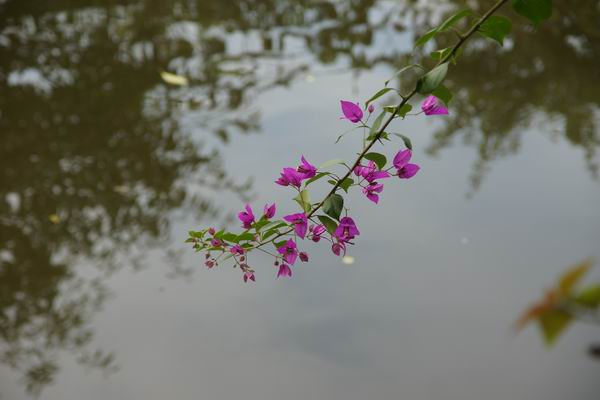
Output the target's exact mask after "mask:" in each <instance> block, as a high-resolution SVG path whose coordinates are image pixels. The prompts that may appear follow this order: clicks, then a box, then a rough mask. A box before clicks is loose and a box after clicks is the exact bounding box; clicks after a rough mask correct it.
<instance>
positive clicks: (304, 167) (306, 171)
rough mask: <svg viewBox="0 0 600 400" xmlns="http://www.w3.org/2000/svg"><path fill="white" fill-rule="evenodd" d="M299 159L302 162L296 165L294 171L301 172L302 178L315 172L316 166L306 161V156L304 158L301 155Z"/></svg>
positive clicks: (308, 177)
mask: <svg viewBox="0 0 600 400" xmlns="http://www.w3.org/2000/svg"><path fill="white" fill-rule="evenodd" d="M301 161H302V164H300V165H299V166H298V168H297V169H296V171H298V172H299V173H300V174H302V178H303V179H310V178H312V177H313V176H315V175H316V174H317V168H316V167H315V166H314V165H312V164H311V163H309V162H308V161H306V158H304V156H302V159H301Z"/></svg>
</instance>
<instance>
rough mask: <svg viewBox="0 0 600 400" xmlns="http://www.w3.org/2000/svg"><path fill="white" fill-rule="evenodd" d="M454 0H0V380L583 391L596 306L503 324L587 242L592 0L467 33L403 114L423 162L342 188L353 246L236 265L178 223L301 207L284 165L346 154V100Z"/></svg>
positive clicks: (334, 393)
mask: <svg viewBox="0 0 600 400" xmlns="http://www.w3.org/2000/svg"><path fill="white" fill-rule="evenodd" d="M461 3H462V2H460V1H455V2H452V1H449V2H448V3H447V6H445V8H444V9H443V10H440V9H439V8H438V7H437V6H436V5H439V3H437V2H430V3H423V2H419V3H414V2H410V1H409V2H404V1H397V2H384V1H380V2H374V1H352V2H325V1H295V2H291V1H275V0H272V1H240V2H226V1H208V0H206V1H200V0H172V1H151V0H131V1H69V0H64V1H54V2H39V1H32V0H0V85H1V87H0V135H1V136H0V137H1V139H2V144H1V145H0V166H1V167H0V398H1V399H9V400H13V399H15V400H18V399H29V398H31V397H34V396H36V395H37V396H40V398H43V399H107V398H115V399H165V398H174V399H198V398H207V399H232V398H237V397H240V396H243V397H244V398H246V399H344V400H348V399H366V398H374V399H380V398H381V399H388V398H402V399H411V400H420V399H423V400H425V399H427V400H431V399H444V400H452V399H457V400H458V399H479V398H485V399H491V400H494V399H498V400H500V399H544V400H551V399H556V400H559V399H560V400H563V399H567V398H568V399H583V400H585V399H597V398H598V397H597V394H598V389H599V386H598V379H599V378H600V364H598V361H594V360H593V359H591V358H590V357H588V356H587V354H586V348H587V346H588V345H589V344H590V343H593V342H594V341H596V342H597V341H598V339H599V338H600V330H599V328H598V327H595V326H586V325H575V326H574V327H573V328H572V329H570V330H569V331H568V332H567V333H566V335H565V336H564V337H562V338H561V339H560V341H559V342H558V345H557V346H556V347H555V348H553V349H551V350H549V349H547V348H545V347H544V345H543V343H542V341H541V339H540V337H539V336H538V333H537V331H536V330H535V329H533V328H529V329H527V330H526V331H524V332H523V333H521V334H519V335H515V334H514V332H512V331H511V324H512V323H513V322H514V320H515V318H516V317H517V316H518V315H519V313H520V312H521V311H522V310H523V309H524V307H525V306H526V305H528V304H529V303H530V302H531V301H533V300H535V299H536V298H537V297H538V296H539V295H540V294H541V292H542V290H543V288H544V287H545V286H548V285H550V284H551V283H552V281H553V280H554V279H555V277H556V276H557V275H558V274H559V273H560V272H561V271H563V270H564V269H565V268H566V267H567V266H568V265H570V264H572V263H574V262H577V261H579V260H581V259H582V258H585V257H590V256H591V257H596V259H600V208H599V207H598V204H599V203H600V185H599V183H598V179H597V175H598V171H597V163H598V162H599V157H598V156H597V154H596V153H597V151H598V149H599V148H600V134H599V128H600V127H599V124H600V111H599V107H600V85H599V84H598V82H600V32H599V31H598V26H597V21H598V18H599V17H600V8H599V7H598V2H597V1H591V2H590V1H588V0H586V1H584V0H581V1H576V0H571V1H568V2H561V3H560V4H557V5H556V6H557V10H556V13H555V16H554V18H553V19H552V20H551V21H549V22H548V23H547V24H546V25H544V26H543V27H541V28H540V29H539V31H535V30H533V29H532V28H530V27H528V26H527V25H525V24H522V23H521V22H522V21H518V20H516V21H515V25H514V26H513V31H514V32H513V35H512V38H513V39H514V40H513V39H511V40H509V41H508V42H507V43H506V45H505V47H504V48H503V49H501V48H500V47H499V46H497V45H494V44H491V43H488V42H483V41H479V40H476V41H474V42H473V43H472V45H471V46H470V47H468V48H467V50H466V51H465V52H464V53H463V55H462V56H461V59H460V63H459V66H458V67H456V68H453V69H452V71H451V73H450V76H449V82H448V85H449V86H451V87H453V88H454V89H455V91H456V97H455V99H454V100H453V103H452V107H451V115H450V116H448V117H439V118H431V119H425V118H422V117H421V118H412V119H411V118H409V119H407V120H405V121H404V122H402V123H401V124H398V125H397V126H396V130H397V131H398V132H401V133H404V134H406V135H409V136H410V137H411V138H412V140H413V144H414V146H415V154H414V159H415V160H416V161H417V162H418V163H420V164H421V167H422V169H421V172H420V173H419V175H418V176H417V177H416V178H415V179H413V180H410V181H408V182H401V183H398V182H394V183H393V184H390V185H387V187H386V189H385V191H384V193H383V197H382V201H381V202H380V205H379V206H375V205H374V204H372V203H370V202H367V201H366V200H365V199H364V198H363V196H362V195H361V194H358V195H356V196H351V197H350V198H349V199H348V201H349V204H350V205H351V209H352V213H353V216H354V217H355V219H356V221H357V223H358V225H359V228H360V230H361V237H360V240H359V241H358V245H357V246H356V247H355V248H352V249H351V252H350V254H352V256H354V257H355V260H356V261H355V263H354V264H352V265H344V264H342V263H341V261H340V260H339V259H338V258H335V257H334V256H333V255H332V254H331V253H330V251H329V250H328V249H327V248H326V246H322V247H318V246H317V248H315V249H313V251H312V252H311V263H310V264H305V265H302V266H298V267H297V268H296V269H295V275H294V277H293V279H290V280H281V279H280V280H277V279H276V278H275V273H276V271H274V270H273V267H272V265H271V264H270V262H268V260H267V259H265V260H264V261H265V262H264V265H258V264H260V262H258V261H256V262H255V264H254V265H256V269H257V282H256V284H251V285H250V284H244V283H243V282H242V280H241V278H240V274H239V272H238V271H237V270H235V271H234V270H231V269H229V268H226V267H224V266H221V267H219V268H218V269H217V270H211V271H207V270H206V268H205V267H204V266H203V265H202V259H201V258H200V257H199V256H197V255H195V254H193V253H192V252H191V251H190V249H189V248H188V247H185V246H184V244H183V241H184V240H185V238H186V235H187V231H188V230H189V229H192V228H200V227H203V226H208V225H227V224H229V225H231V226H232V225H236V224H237V222H235V221H232V216H233V215H234V212H235V211H237V210H238V209H240V208H241V207H242V205H243V204H244V202H245V201H246V200H251V201H252V203H253V204H255V207H262V205H263V204H264V203H266V202H267V201H269V202H271V201H276V202H277V203H278V204H281V207H280V213H287V212H288V211H292V209H293V208H292V207H293V203H292V202H291V201H290V200H289V197H291V196H290V193H289V192H287V191H286V190H284V189H283V188H281V187H278V186H276V185H274V183H273V180H274V179H275V178H276V177H277V173H278V170H279V169H280V168H281V167H282V166H287V165H295V164H296V163H297V161H298V158H299V156H300V154H304V155H306V157H307V158H308V159H309V160H311V161H314V162H315V163H316V164H319V163H321V162H324V161H326V160H328V159H332V158H345V159H351V158H352V157H353V155H354V153H355V151H356V148H357V147H358V146H359V140H360V139H359V138H358V137H351V136H348V137H347V138H346V139H344V140H343V141H342V142H341V143H340V144H339V145H334V141H335V138H336V137H337V136H338V135H339V134H340V133H341V132H343V131H344V130H346V129H347V128H348V123H347V122H345V121H340V120H339V119H338V116H339V114H340V111H339V103H338V101H339V99H356V100H361V101H364V100H365V99H366V98H367V97H369V96H370V94H372V93H373V92H374V91H376V90H377V89H379V88H381V87H382V85H383V82H384V81H385V80H386V79H388V78H389V77H390V76H391V75H392V74H393V72H394V71H395V70H396V69H398V68H399V67H401V66H403V65H405V64H406V63H407V62H408V61H407V60H409V59H411V58H410V57H413V55H414V54H413V55H411V53H412V46H411V43H412V41H413V39H414V37H415V36H416V35H419V34H420V33H422V31H423V30H424V29H425V27H427V26H431V24H432V23H434V22H435V21H438V20H439V18H440V13H443V12H446V11H450V10H453V9H456V8H458V7H460V6H461ZM481 3H482V5H481V7H482V8H485V7H486V5H487V2H481ZM446 9H447V10H446ZM511 17H514V15H513V16H511ZM515 18H516V17H515ZM450 39H451V38H440V42H439V46H440V47H443V46H444V42H445V41H446V40H450ZM417 56H423V55H419V54H417ZM425 56H426V55H425ZM163 70H169V71H172V72H176V73H179V74H182V75H185V76H187V77H188V78H189V79H190V85H188V86H185V87H173V86H168V85H167V84H165V83H164V82H163V81H161V79H160V71H163ZM409 83H410V82H395V85H399V86H400V87H403V86H404V85H407V84H409ZM379 106H381V103H380V104H379ZM396 146H399V143H396V144H391V145H388V147H387V149H386V150H385V152H387V153H388V154H392V153H394V151H395V150H396ZM323 190H324V189H323ZM597 269H598V270H600V268H597ZM598 270H597V271H594V272H593V273H592V278H595V279H598V277H600V274H599V271H598Z"/></svg>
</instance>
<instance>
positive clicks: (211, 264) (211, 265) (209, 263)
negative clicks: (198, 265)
mask: <svg viewBox="0 0 600 400" xmlns="http://www.w3.org/2000/svg"><path fill="white" fill-rule="evenodd" d="M204 265H206V266H207V267H208V269H211V268H212V267H214V266H215V262H214V261H212V260H206V262H205V263H204Z"/></svg>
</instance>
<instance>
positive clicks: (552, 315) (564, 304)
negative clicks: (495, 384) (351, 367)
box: [516, 260, 600, 345]
mask: <svg viewBox="0 0 600 400" xmlns="http://www.w3.org/2000/svg"><path fill="white" fill-rule="evenodd" d="M592 265H593V263H592V260H585V261H583V262H581V263H579V264H576V265H573V266H572V267H570V268H569V269H568V270H567V271H566V272H565V273H564V274H563V275H562V276H561V277H560V278H559V279H558V282H557V283H556V284H555V285H554V287H552V288H550V289H548V290H547V291H546V294H545V295H544V297H543V298H542V299H541V300H539V301H538V302H537V303H535V304H533V305H532V306H531V307H529V308H528V309H527V310H526V311H525V312H524V313H523V315H522V316H521V317H520V318H519V319H518V321H517V322H516V328H517V329H519V330H520V329H522V328H524V327H525V326H526V325H527V324H529V323H532V322H536V323H537V324H538V326H539V328H540V330H541V333H542V337H543V338H544V341H545V342H546V344H548V345H552V344H554V343H555V342H556V340H557V339H558V338H559V337H560V335H561V334H562V333H564V331H565V330H566V329H567V327H568V326H569V325H570V324H571V323H572V322H573V321H576V320H577V319H592V320H597V321H598V322H600V283H596V284H591V285H588V286H583V287H580V282H581V280H582V279H583V277H584V276H585V274H586V273H587V272H588V271H589V270H590V268H591V267H592Z"/></svg>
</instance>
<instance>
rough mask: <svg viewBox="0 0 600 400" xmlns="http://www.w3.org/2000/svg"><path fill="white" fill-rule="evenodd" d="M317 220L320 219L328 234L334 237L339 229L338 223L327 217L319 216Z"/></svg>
mask: <svg viewBox="0 0 600 400" xmlns="http://www.w3.org/2000/svg"><path fill="white" fill-rule="evenodd" d="M317 218H319V221H321V223H322V224H323V226H324V227H325V229H327V232H329V233H330V234H332V235H333V232H335V230H336V229H337V222H335V221H334V220H332V219H331V218H329V217H327V216H325V215H317Z"/></svg>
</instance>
